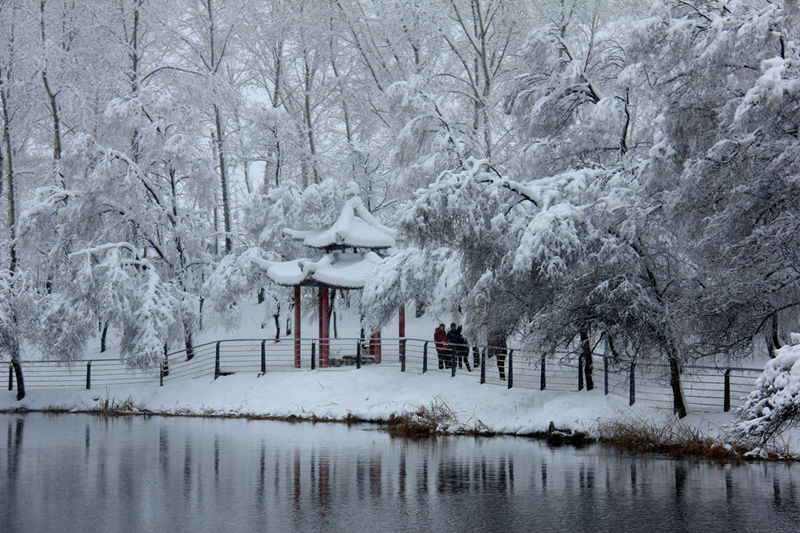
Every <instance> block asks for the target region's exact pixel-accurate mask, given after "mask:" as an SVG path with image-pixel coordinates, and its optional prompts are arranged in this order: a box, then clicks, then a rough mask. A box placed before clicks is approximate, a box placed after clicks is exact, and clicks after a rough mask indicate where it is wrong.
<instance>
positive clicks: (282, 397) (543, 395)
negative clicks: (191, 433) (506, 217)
mask: <svg viewBox="0 0 800 533" xmlns="http://www.w3.org/2000/svg"><path fill="white" fill-rule="evenodd" d="M343 315H344V316H342V317H340V321H339V337H340V338H345V337H351V338H354V337H357V336H358V330H359V326H358V322H357V320H354V319H353V318H352V317H351V316H350V317H349V316H347V314H346V313H343ZM408 315H409V316H408V317H407V326H406V332H407V333H406V335H407V337H409V338H423V339H428V338H430V337H431V336H432V333H433V329H434V327H435V326H436V324H437V323H438V322H439V321H444V322H445V323H449V321H450V319H451V317H449V316H447V317H427V316H425V317H421V318H415V317H413V313H412V312H409V313H408ZM262 324H264V327H262ZM303 328H304V329H303V333H304V334H309V335H311V336H313V335H314V332H316V324H315V323H314V322H313V318H309V319H307V320H306V321H304V325H303ZM383 335H384V337H385V338H389V337H396V336H397V322H396V320H395V322H394V323H392V324H389V325H388V326H387V327H386V328H385V329H384V330H383ZM272 336H274V328H273V324H272V323H271V322H269V318H268V317H264V316H263V313H261V312H260V311H259V309H258V308H257V307H256V306H252V307H250V308H248V309H247V312H245V313H244V314H243V316H242V319H241V321H240V322H239V325H238V327H237V328H236V329H233V330H230V329H225V328H223V327H221V326H218V327H215V328H211V329H209V330H207V331H205V332H203V334H202V335H200V336H199V338H198V340H197V342H198V343H200V342H206V341H209V340H218V339H225V338H263V337H267V338H271V337H272ZM98 356H99V354H94V357H95V358H96V357H98ZM100 357H104V358H107V357H115V349H114V347H113V343H112V348H111V349H110V350H109V352H106V353H105V354H102V356H100ZM438 401H442V402H445V403H446V404H447V405H448V406H449V407H450V408H451V409H452V410H453V411H454V413H455V415H456V418H457V424H458V425H461V426H463V427H468V428H471V427H478V426H479V427H482V428H484V429H486V430H489V431H494V432H498V433H511V434H526V433H531V432H536V431H544V430H546V429H547V428H548V425H549V423H550V422H551V421H552V422H554V423H555V425H556V426H557V427H559V428H569V429H574V430H582V431H588V432H590V433H591V432H592V430H593V428H594V427H595V426H596V424H597V423H598V422H599V421H602V420H609V419H631V418H633V419H637V420H642V421H647V422H656V423H679V424H687V425H689V426H691V427H693V428H698V429H700V430H702V431H703V432H705V433H707V434H709V435H710V436H718V435H721V433H722V431H723V427H724V426H725V425H726V424H727V423H728V422H729V421H730V419H731V415H730V414H725V413H692V414H690V415H689V416H688V417H687V418H685V419H684V420H682V421H680V422H677V421H676V420H675V419H674V417H673V416H672V415H671V414H670V413H669V412H668V411H665V410H657V409H652V408H647V407H644V406H638V405H637V406H634V407H629V406H628V405H627V404H626V402H625V401H624V400H623V399H620V398H619V397H614V396H609V397H606V396H604V395H603V393H602V391H601V390H596V391H592V392H585V391H584V392H557V391H538V390H530V389H511V390H508V389H506V388H504V387H500V386H496V385H488V384H487V385H477V384H476V383H475V377H474V375H468V374H463V375H462V374H459V375H457V376H456V377H455V378H451V377H450V376H448V375H447V374H445V373H438V372H431V373H428V374H425V375H419V374H412V373H401V372H399V371H398V368H397V367H396V366H388V365H387V366H383V367H379V366H365V367H363V368H362V369H360V370H356V369H355V368H347V369H337V370H316V371H309V370H299V371H289V372H269V373H267V374H266V375H265V376H262V377H256V376H255V375H254V374H235V375H230V376H223V377H220V378H219V379H218V380H216V381H215V380H213V379H212V377H211V376H210V375H209V376H203V377H199V378H196V379H186V380H181V381H172V382H170V383H168V384H167V385H165V386H164V387H158V386H151V385H139V386H119V387H114V388H106V389H101V388H96V389H92V390H81V389H57V388H48V389H37V388H30V389H29V390H28V391H27V397H26V398H25V399H24V400H22V401H21V402H17V401H16V399H15V392H9V391H6V390H3V391H1V392H0V410H11V409H18V408H24V409H30V410H46V409H66V410H96V409H99V408H101V407H102V405H104V404H107V403H111V404H116V405H120V404H123V403H125V402H130V403H131V404H132V405H133V406H134V408H135V409H138V410H142V411H151V412H158V413H174V414H218V415H243V416H248V415H253V416H270V417H284V416H292V415H295V416H301V417H319V418H331V419H343V418H347V417H356V418H359V419H368V420H385V419H387V418H388V417H389V415H391V414H400V413H404V412H408V411H413V410H415V409H416V408H417V407H419V406H429V405H431V404H432V403H434V402H438ZM795 440H797V439H795ZM797 448H798V449H800V446H798V447H797Z"/></svg>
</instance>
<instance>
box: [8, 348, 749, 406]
mask: <svg viewBox="0 0 800 533" xmlns="http://www.w3.org/2000/svg"><path fill="white" fill-rule="evenodd" d="M322 343H323V344H324V346H325V349H326V351H327V357H325V355H323V354H321V353H320V339H317V338H313V339H311V338H308V339H300V341H299V351H300V358H299V365H298V364H297V363H298V360H297V359H296V357H295V356H296V343H295V339H293V338H285V339H280V340H279V341H277V342H276V341H275V340H274V339H225V340H217V341H211V342H206V343H203V344H199V345H195V346H194V347H193V349H192V351H191V353H192V356H191V358H187V351H186V350H185V349H183V350H177V351H175V352H172V353H168V354H166V355H165V357H164V360H163V362H162V364H161V367H160V368H156V369H149V370H147V369H146V370H137V369H131V368H129V367H128V366H126V365H125V363H124V362H122V361H119V360H116V359H86V360H80V361H75V362H71V363H64V362H59V361H24V362H22V366H23V373H24V377H25V386H26V387H27V388H77V387H80V388H86V389H92V388H98V387H115V386H123V385H127V386H131V385H142V384H150V385H161V386H163V385H168V384H170V383H174V382H178V381H181V380H188V379H197V378H203V377H208V376H213V378H214V379H217V378H220V377H223V376H227V375H230V374H236V373H247V374H256V375H258V376H261V375H264V374H266V373H269V372H290V371H297V370H315V369H324V370H325V371H336V370H343V369H346V368H349V367H355V368H361V367H362V366H365V365H376V364H379V365H380V366H382V367H393V368H397V369H398V370H399V371H401V372H408V373H413V374H426V373H429V372H432V373H440V374H447V375H450V376H451V377H456V376H459V377H460V379H469V380H472V381H474V382H475V383H476V384H488V385H495V386H503V387H507V388H509V389H510V388H524V389H531V390H552V391H564V392H568V391H575V392H577V391H581V390H584V389H585V388H586V386H587V382H588V378H589V376H587V375H585V373H584V369H585V365H584V364H583V363H584V361H583V356H582V355H578V354H576V353H575V352H569V351H563V352H557V353H555V354H549V355H547V356H543V355H542V354H536V353H530V352H525V351H523V350H519V349H516V348H510V349H505V348H500V347H492V346H480V347H479V346H466V345H448V346H444V347H443V346H441V345H440V346H439V347H438V348H437V345H436V343H434V342H433V341H427V340H423V339H412V338H404V339H398V338H383V339H381V345H380V348H377V346H376V344H375V342H374V341H372V342H371V341H370V339H356V338H331V339H322ZM442 348H444V349H442ZM0 364H2V362H0ZM5 366H6V368H7V371H8V390H13V387H14V379H13V368H12V367H11V364H10V363H9V362H8V361H6V362H5ZM760 374H761V369H758V368H738V367H717V366H702V365H692V366H685V367H684V368H683V369H682V373H681V382H682V390H683V394H684V401H685V403H686V407H687V409H689V410H690V411H719V410H722V411H726V412H727V411H729V410H730V409H731V405H735V404H736V403H738V401H739V400H740V399H741V398H742V397H743V396H746V395H747V394H749V393H750V391H752V390H753V388H754V386H755V382H756V379H757V378H758V376H759V375H760ZM591 378H592V381H593V382H594V388H595V389H599V390H602V391H603V392H604V393H605V394H606V395H613V396H616V397H618V398H620V399H622V400H624V401H627V403H628V404H630V405H633V404H638V405H646V406H649V407H656V408H666V409H671V408H672V401H673V400H672V389H671V388H670V385H669V366H668V365H666V364H658V363H646V364H645V363H631V362H624V361H614V360H612V359H605V358H603V357H599V356H598V357H594V358H593V365H592V373H591Z"/></svg>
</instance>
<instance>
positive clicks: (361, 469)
mask: <svg viewBox="0 0 800 533" xmlns="http://www.w3.org/2000/svg"><path fill="white" fill-rule="evenodd" d="M31 418H32V417H30V416H29V417H28V418H27V419H26V418H25V417H21V416H9V417H8V418H7V419H6V420H5V424H3V425H2V426H0V428H2V427H6V436H5V438H4V439H2V440H0V446H2V444H5V447H6V448H7V453H6V460H5V461H4V462H2V463H0V467H2V466H3V465H4V466H5V479H2V478H0V483H2V485H0V491H3V489H5V492H6V494H7V497H6V501H7V502H11V503H12V504H14V502H16V504H14V505H11V506H10V507H13V508H14V509H12V510H8V509H6V511H5V512H6V514H7V516H5V517H4V516H2V515H0V520H4V523H15V524H16V523H19V520H18V517H19V516H20V515H19V513H20V512H21V510H25V509H28V508H30V509H37V510H38V511H37V512H39V513H43V512H46V511H47V509H46V507H47V505H52V504H48V503H46V502H50V501H52V500H48V498H53V497H54V496H52V495H58V498H59V501H60V505H62V506H64V507H67V506H68V505H69V502H70V501H71V500H70V498H75V501H77V502H78V504H79V505H94V502H98V503H97V505H98V510H96V511H95V518H97V516H98V515H99V516H102V515H103V514H104V513H107V514H108V515H111V516H115V517H116V518H122V519H124V520H126V521H129V522H130V523H131V524H137V523H142V524H143V522H137V520H139V521H141V520H142V517H149V518H148V520H151V521H152V520H155V522H153V523H150V522H148V524H147V525H148V526H151V530H155V529H157V528H162V529H164V530H197V531H200V530H208V529H210V528H211V527H217V526H219V527H220V528H221V529H223V530H224V529H225V524H230V523H234V522H235V523H237V524H242V523H244V524H248V527H247V529H251V530H256V529H257V530H265V529H267V526H269V528H268V529H270V530H300V531H305V530H310V529H316V530H318V531H327V530H330V531H334V530H342V529H345V528H347V527H348V526H351V525H353V524H350V521H352V518H353V517H354V516H364V515H365V514H367V515H369V516H370V517H374V518H371V519H374V520H377V522H373V523H371V525H372V526H375V527H376V528H378V527H379V526H385V527H383V529H387V530H391V529H396V528H397V527H398V526H399V525H402V526H403V527H405V528H406V529H408V530H423V529H425V528H426V527H428V526H430V525H431V524H438V523H439V522H440V521H441V520H444V521H445V524H446V527H444V529H443V530H460V529H469V528H470V526H473V529H476V530H491V529H503V528H505V529H519V528H523V529H524V528H525V524H526V523H530V520H531V519H532V517H535V518H536V520H537V524H539V525H541V527H542V530H546V529H548V528H549V529H573V530H581V529H585V528H587V527H589V526H591V525H593V524H594V525H598V524H599V526H598V527H596V529H598V530H610V529H614V528H620V527H622V525H624V524H623V523H622V522H621V520H622V516H621V515H622V514H624V513H628V514H629V515H633V516H637V517H638V516H640V514H641V513H640V511H639V509H641V508H643V507H647V508H648V509H649V511H648V515H647V517H642V518H650V517H653V519H654V520H655V519H656V518H655V517H656V516H657V517H658V520H659V521H662V520H663V521H664V523H665V524H671V525H680V524H689V523H694V520H696V519H697V517H698V516H700V517H701V518H702V517H705V518H706V519H709V520H710V519H714V520H716V521H717V522H718V523H719V524H720V525H721V526H722V525H725V526H727V525H730V528H731V529H737V528H738V529H741V528H742V527H745V525H746V524H749V523H752V520H753V517H754V516H755V512H756V511H755V510H754V509H753V507H754V506H755V505H760V506H761V507H762V508H763V509H764V510H766V511H768V512H769V513H770V514H774V515H783V516H788V515H792V513H796V512H797V511H798V506H797V500H796V498H797V490H796V488H795V484H796V478H797V477H798V475H800V470H798V468H796V467H795V468H791V467H784V466H782V465H776V464H745V465H742V466H719V465H717V464H714V463H708V462H691V461H681V460H677V461H676V460H671V459H665V458H651V457H637V456H626V455H622V454H616V453H613V452H609V451H608V450H592V449H590V450H588V451H582V452H575V451H574V450H572V449H570V448H564V449H560V450H551V449H548V448H546V447H545V446H543V445H541V444H539V443H537V442H531V441H527V440H523V439H502V438H501V439H495V440H489V439H477V440H471V439H456V438H452V439H450V438H446V439H438V440H434V441H429V442H408V441H403V440H393V439H388V438H384V436H383V435H382V434H366V435H365V434H364V433H363V432H359V431H358V430H354V431H349V432H348V431H347V430H343V429H341V428H339V429H335V430H329V429H328V428H329V426H322V427H321V429H320V431H319V434H322V435H323V436H325V439H324V440H322V439H319V440H317V439H315V438H314V435H315V433H314V431H310V430H309V429H308V427H306V426H299V425H298V426H297V429H294V427H295V426H279V428H280V430H281V431H285V434H283V433H282V434H281V436H280V438H276V437H275V436H272V435H271V434H270V433H268V431H267V430H268V429H269V428H272V427H276V426H270V425H267V424H265V425H264V426H263V427H264V428H265V429H263V430H262V429H260V428H261V427H262V426H260V425H258V424H251V426H247V428H248V429H247V431H244V430H242V432H241V434H240V433H237V432H236V431H231V430H230V429H229V428H230V427H234V428H236V427H237V426H236V425H235V423H234V424H232V425H230V424H228V421H226V422H213V421H212V422H209V421H205V422H204V423H203V424H204V425H202V426H201V428H202V430H197V429H195V430H192V429H191V428H192V427H193V426H192V425H191V424H186V423H182V422H183V421H173V420H169V419H161V420H157V421H156V422H157V423H154V422H151V421H145V420H143V419H140V420H139V422H138V423H137V424H131V423H130V422H122V421H120V422H119V423H115V422H113V421H112V422H109V421H104V420H101V419H87V420H86V423H85V424H83V423H82V424H79V425H77V427H73V426H75V424H74V423H73V422H70V421H71V420H75V419H69V420H67V421H64V420H66V419H68V417H55V418H53V419H52V422H51V420H50V419H48V420H44V421H43V422H45V424H44V425H39V426H36V425H35V424H30V425H26V423H25V421H26V420H28V421H30V419H31ZM51 423H52V424H55V425H56V426H57V427H58V429H57V430H54V431H52V432H48V431H45V430H44V429H43V427H45V425H46V424H51ZM37 427H38V429H35V428H37ZM238 427H243V426H238ZM187 428H189V429H187ZM195 428H196V426H195ZM300 429H302V431H300ZM0 431H2V430H0ZM70 431H72V432H73V433H74V435H73V436H72V437H65V438H64V439H63V440H64V441H65V442H59V445H61V446H62V447H63V450H60V451H59V453H58V454H55V453H54V452H50V451H49V450H50V448H47V447H46V446H45V445H44V444H43V442H46V441H47V439H54V437H53V435H60V434H62V433H64V434H67V433H69V432H70ZM293 431H296V432H295V433H293ZM329 435H333V436H334V437H331V438H328V436H329ZM23 436H24V437H25V438H24V440H23ZM70 439H71V440H70ZM54 440H55V439H54ZM29 447H30V450H33V451H29V452H27V453H32V454H33V453H35V454H36V458H35V459H34V460H31V461H28V460H27V459H26V458H27V455H26V451H25V450H28V449H29ZM54 449H55V448H54ZM44 450H48V451H44ZM48 453H53V455H48ZM59 469H60V470H59ZM47 472H50V473H49V474H48V473H47ZM52 472H63V473H59V474H58V475H57V476H56V475H55V474H52ZM48 476H49V477H48ZM56 477H58V479H56ZM26 479H32V480H34V481H33V482H32V483H33V484H32V485H28V488H27V489H26V490H27V491H28V492H26V493H25V494H26V500H27V499H30V500H32V502H34V503H30V504H28V503H27V501H26V502H23V503H22V504H20V502H19V501H18V500H19V499H20V498H21V496H20V494H22V492H20V489H19V488H18V485H19V483H20V482H21V480H26ZM59 483H63V484H62V485H59ZM67 485H70V486H69V487H68V490H67V489H66V488H65V487H67ZM31 487H34V488H31ZM106 488H108V489H109V490H106ZM29 494H30V495H31V496H32V497H30V498H29ZM78 497H80V499H79V500H78ZM114 498H119V499H120V500H121V501H120V502H115V500H114ZM104 500H109V501H110V503H109V506H110V507H109V510H108V511H106V510H105V508H103V507H102V505H104V504H103V502H104ZM122 500H124V501H122ZM748 500H749V503H748V504H745V503H744V502H745V501H748ZM87 502H89V503H87ZM754 502H757V503H754ZM20 505H22V507H20ZM76 505H77V504H76ZM748 505H749V507H748ZM609 508H613V509H615V513H614V514H612V515H609V516H606V514H607V513H606V512H605V511H604V510H605V509H609ZM31 512H32V511H31ZM359 513H362V514H359ZM77 514H79V513H73V515H77ZM12 515H13V516H12ZM89 515H91V513H87V518H86V520H89V518H88V516H89ZM398 515H402V516H404V517H406V518H405V519H401V522H399V523H391V522H387V523H385V524H384V523H383V521H387V520H391V519H392V518H391V517H392V516H398ZM616 515H620V516H616ZM153 517H157V518H153ZM403 520H405V521H403ZM548 520H551V522H548ZM748 520H749V521H750V522H748ZM9 521H10V522H9ZM232 521H233V522H232ZM526 521H527V522H526ZM250 526H252V527H250ZM136 527H137V526H135V525H134V526H133V527H132V529H134V530H135V529H136ZM670 527H671V526H670ZM43 529H46V528H43ZM89 529H91V528H89ZM356 531H357V529H356Z"/></svg>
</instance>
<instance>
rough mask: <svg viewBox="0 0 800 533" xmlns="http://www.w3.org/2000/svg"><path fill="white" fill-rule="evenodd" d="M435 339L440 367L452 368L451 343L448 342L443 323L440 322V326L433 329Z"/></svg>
mask: <svg viewBox="0 0 800 533" xmlns="http://www.w3.org/2000/svg"><path fill="white" fill-rule="evenodd" d="M433 340H434V341H435V342H436V354H437V355H438V356H439V368H450V345H449V344H448V343H447V331H445V329H444V324H443V323H439V327H437V328H436V329H435V330H434V331H433Z"/></svg>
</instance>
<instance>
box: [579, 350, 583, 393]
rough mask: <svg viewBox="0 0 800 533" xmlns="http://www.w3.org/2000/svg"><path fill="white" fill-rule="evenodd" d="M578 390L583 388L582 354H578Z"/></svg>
mask: <svg viewBox="0 0 800 533" xmlns="http://www.w3.org/2000/svg"><path fill="white" fill-rule="evenodd" d="M578 390H579V391H582V390H583V354H580V355H579V356H578Z"/></svg>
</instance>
